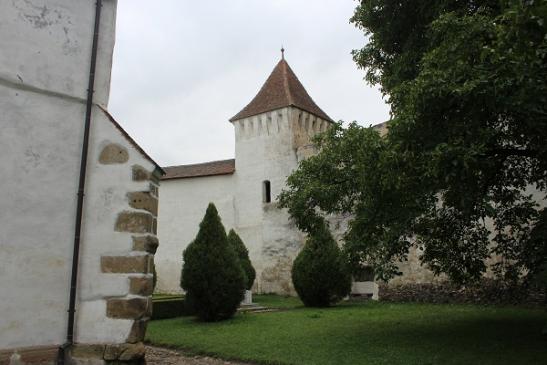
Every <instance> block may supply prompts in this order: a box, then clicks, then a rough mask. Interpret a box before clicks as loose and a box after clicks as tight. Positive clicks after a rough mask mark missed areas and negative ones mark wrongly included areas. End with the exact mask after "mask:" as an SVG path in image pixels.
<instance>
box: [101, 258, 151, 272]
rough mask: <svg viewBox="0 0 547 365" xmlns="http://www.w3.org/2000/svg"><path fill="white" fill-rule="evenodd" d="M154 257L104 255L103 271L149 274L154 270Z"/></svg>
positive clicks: (102, 259) (102, 261)
mask: <svg viewBox="0 0 547 365" xmlns="http://www.w3.org/2000/svg"><path fill="white" fill-rule="evenodd" d="M153 263H154V261H153V257H152V256H150V255H142V256H103V257H101V271H102V272H103V273H112V274H148V273H149V272H151V270H152V265H153Z"/></svg>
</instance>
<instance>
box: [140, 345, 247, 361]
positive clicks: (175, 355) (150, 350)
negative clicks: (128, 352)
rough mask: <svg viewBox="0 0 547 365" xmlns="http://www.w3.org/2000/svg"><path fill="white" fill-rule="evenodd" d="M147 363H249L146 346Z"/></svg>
mask: <svg viewBox="0 0 547 365" xmlns="http://www.w3.org/2000/svg"><path fill="white" fill-rule="evenodd" d="M146 364H147V365H250V364H246V363H242V362H233V361H225V360H220V359H215V358H213V357H208V356H187V355H184V353H182V352H180V351H176V350H171V349H166V348H162V347H153V346H146Z"/></svg>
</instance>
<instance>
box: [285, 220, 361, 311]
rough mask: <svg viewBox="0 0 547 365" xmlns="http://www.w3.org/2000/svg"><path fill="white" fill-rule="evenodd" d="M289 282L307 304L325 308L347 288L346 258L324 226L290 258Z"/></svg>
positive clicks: (341, 295)
mask: <svg viewBox="0 0 547 365" xmlns="http://www.w3.org/2000/svg"><path fill="white" fill-rule="evenodd" d="M292 281H293V284H294V288H295V289H296V292H297V293H298V296H299V297H300V299H301V300H302V302H304V305H306V306H308V307H327V306H329V305H331V304H334V303H336V302H338V301H340V300H341V299H342V298H344V297H345V296H347V295H348V294H349V292H350V290H351V275H350V272H349V270H348V267H347V263H346V260H345V259H344V256H343V255H342V252H341V251H340V248H339V247H338V245H337V244H336V241H335V240H334V238H333V237H332V235H331V234H330V232H329V230H328V228H327V227H326V226H322V227H320V229H319V230H318V231H316V232H315V233H314V234H313V235H311V236H310V237H309V238H308V240H307V241H306V244H305V245H304V248H303V249H302V251H301V252H300V253H299V254H298V256H297V257H296V259H295V260H294V264H293V267H292Z"/></svg>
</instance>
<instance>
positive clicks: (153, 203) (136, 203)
mask: <svg viewBox="0 0 547 365" xmlns="http://www.w3.org/2000/svg"><path fill="white" fill-rule="evenodd" d="M127 198H128V200H129V206H131V207H132V208H135V209H143V210H146V211H147V212H149V213H151V214H152V215H154V216H157V215H158V199H157V198H156V197H155V196H153V195H152V194H151V193H150V192H149V191H134V192H131V193H127Z"/></svg>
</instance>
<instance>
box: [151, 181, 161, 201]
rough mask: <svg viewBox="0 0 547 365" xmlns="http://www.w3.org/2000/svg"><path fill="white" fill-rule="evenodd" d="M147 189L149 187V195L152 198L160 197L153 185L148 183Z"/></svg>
mask: <svg viewBox="0 0 547 365" xmlns="http://www.w3.org/2000/svg"><path fill="white" fill-rule="evenodd" d="M149 187H150V194H152V196H155V197H156V198H157V197H159V196H160V194H159V188H158V186H157V185H155V184H154V183H150V185H149Z"/></svg>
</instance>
